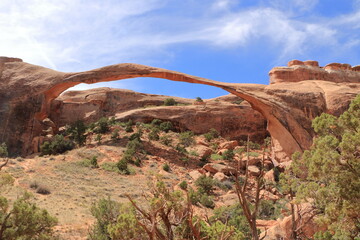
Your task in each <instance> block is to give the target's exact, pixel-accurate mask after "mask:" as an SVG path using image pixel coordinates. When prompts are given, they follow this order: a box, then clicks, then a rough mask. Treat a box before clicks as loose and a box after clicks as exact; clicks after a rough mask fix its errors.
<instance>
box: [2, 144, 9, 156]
mask: <svg viewBox="0 0 360 240" xmlns="http://www.w3.org/2000/svg"><path fill="white" fill-rule="evenodd" d="M8 155H9V153H8V150H7V146H6V143H2V144H1V145H0V157H2V158H5V157H7V156H8Z"/></svg>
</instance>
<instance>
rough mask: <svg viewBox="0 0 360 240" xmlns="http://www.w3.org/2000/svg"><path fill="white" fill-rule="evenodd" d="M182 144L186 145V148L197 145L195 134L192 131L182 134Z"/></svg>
mask: <svg viewBox="0 0 360 240" xmlns="http://www.w3.org/2000/svg"><path fill="white" fill-rule="evenodd" d="M179 140H180V144H182V145H184V146H185V147H189V146H191V145H192V144H194V143H195V140H194V133H193V132H191V131H187V132H182V133H180V135H179Z"/></svg>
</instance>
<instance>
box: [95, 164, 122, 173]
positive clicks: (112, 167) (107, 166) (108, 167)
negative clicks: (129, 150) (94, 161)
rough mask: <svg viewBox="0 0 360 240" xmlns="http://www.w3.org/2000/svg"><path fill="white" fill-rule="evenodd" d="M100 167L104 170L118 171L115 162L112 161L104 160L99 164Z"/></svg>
mask: <svg viewBox="0 0 360 240" xmlns="http://www.w3.org/2000/svg"><path fill="white" fill-rule="evenodd" d="M100 167H101V168H102V169H104V170H105V171H109V172H117V173H119V172H120V171H119V168H118V167H117V163H113V162H105V163H103V164H101V166H100Z"/></svg>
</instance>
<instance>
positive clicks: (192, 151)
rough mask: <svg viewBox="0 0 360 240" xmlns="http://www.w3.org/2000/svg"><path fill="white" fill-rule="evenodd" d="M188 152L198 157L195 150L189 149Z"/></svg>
mask: <svg viewBox="0 0 360 240" xmlns="http://www.w3.org/2000/svg"><path fill="white" fill-rule="evenodd" d="M189 154H190V155H191V156H195V157H198V156H199V153H198V152H197V151H195V150H191V151H190V152H189Z"/></svg>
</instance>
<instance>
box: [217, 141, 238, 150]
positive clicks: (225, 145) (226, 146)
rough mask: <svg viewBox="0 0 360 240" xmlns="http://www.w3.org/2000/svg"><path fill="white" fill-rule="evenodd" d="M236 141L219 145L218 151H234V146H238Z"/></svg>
mask: <svg viewBox="0 0 360 240" xmlns="http://www.w3.org/2000/svg"><path fill="white" fill-rule="evenodd" d="M238 145H239V143H238V141H229V142H223V143H221V144H220V145H219V148H220V149H234V148H235V147H236V146H238Z"/></svg>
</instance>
